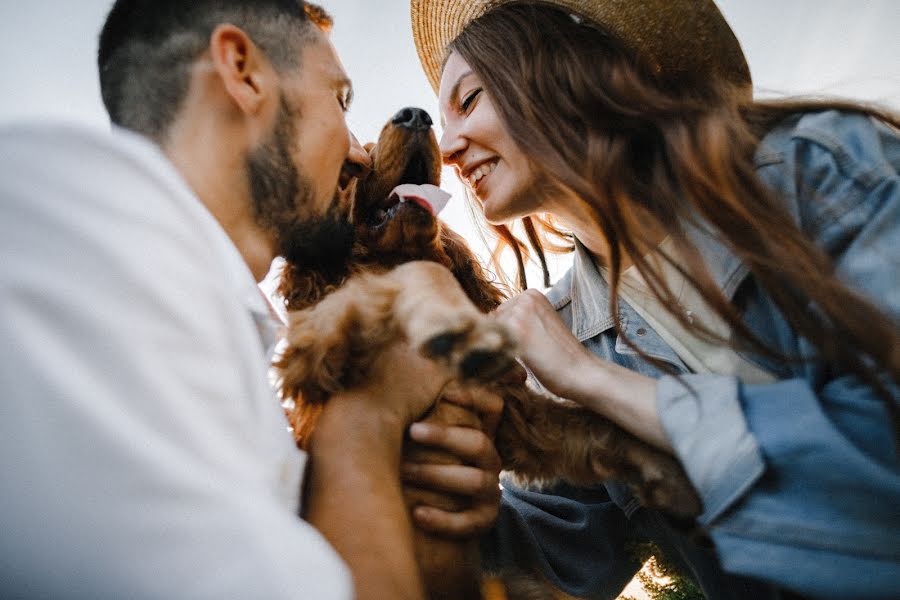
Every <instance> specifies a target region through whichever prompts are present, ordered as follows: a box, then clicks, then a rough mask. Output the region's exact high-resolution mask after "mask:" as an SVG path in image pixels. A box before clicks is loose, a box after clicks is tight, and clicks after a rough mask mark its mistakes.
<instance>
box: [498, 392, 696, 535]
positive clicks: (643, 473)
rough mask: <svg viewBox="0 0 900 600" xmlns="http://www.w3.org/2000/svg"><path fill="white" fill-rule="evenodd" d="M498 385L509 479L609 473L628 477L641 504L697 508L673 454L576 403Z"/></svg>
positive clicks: (685, 513)
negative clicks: (500, 395)
mask: <svg viewBox="0 0 900 600" xmlns="http://www.w3.org/2000/svg"><path fill="white" fill-rule="evenodd" d="M504 392H505V393H504V399H505V404H504V412H503V418H502V419H501V421H500V427H499V429H498V431H497V440H496V444H497V450H498V452H499V453H500V456H501V458H502V459H503V463H504V464H503V468H504V469H507V470H509V471H511V472H512V475H513V479H514V480H517V481H518V482H519V483H530V484H536V485H546V484H549V483H552V482H554V481H559V480H564V481H567V482H569V483H573V484H575V485H585V486H586V485H596V484H598V483H601V482H602V481H604V480H607V479H615V480H619V481H622V482H624V483H626V484H628V485H629V487H631V489H632V491H633V492H634V493H635V495H636V496H637V497H638V498H639V499H640V500H641V502H642V503H643V504H644V505H645V506H648V507H651V508H658V509H660V510H662V511H664V512H667V513H669V514H672V515H674V516H676V517H680V518H690V517H695V516H697V515H698V514H700V510H701V504H700V500H699V498H698V497H697V494H696V492H695V491H694V488H693V486H692V485H691V482H690V480H689V479H688V478H687V475H686V474H685V472H684V469H682V467H681V465H680V464H679V463H678V461H677V460H675V458H674V457H672V456H670V455H668V454H666V453H665V452H663V451H661V450H657V449H655V448H653V447H652V446H650V445H649V444H646V443H645V442H643V441H641V440H639V439H638V438H636V437H634V436H633V435H631V434H630V433H628V432H626V431H625V430H623V429H621V428H620V427H618V426H617V425H615V424H614V423H613V422H612V421H609V420H607V419H605V418H603V417H602V416H600V415H599V414H597V413H596V412H594V411H592V410H590V409H587V408H584V407H581V406H579V405H577V404H575V403H572V402H568V401H566V402H557V401H555V400H552V399H550V398H547V397H545V396H542V395H539V394H537V393H534V392H532V391H531V390H529V389H528V388H526V387H525V386H524V385H521V386H510V387H509V388H508V389H507V390H505V391H504Z"/></svg>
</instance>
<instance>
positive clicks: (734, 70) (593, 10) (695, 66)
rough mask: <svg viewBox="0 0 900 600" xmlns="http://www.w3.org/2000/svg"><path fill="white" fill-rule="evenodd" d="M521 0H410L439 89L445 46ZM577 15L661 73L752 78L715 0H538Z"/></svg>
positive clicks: (429, 72) (420, 44)
mask: <svg viewBox="0 0 900 600" xmlns="http://www.w3.org/2000/svg"><path fill="white" fill-rule="evenodd" d="M513 2H521V0H411V2H410V16H411V20H412V32H413V40H414V41H415V44H416V51H417V52H418V54H419V60H420V61H421V63H422V68H423V69H424V71H425V76H426V77H427V78H428V82H429V83H430V84H431V87H432V88H433V89H434V91H435V93H437V91H438V87H439V86H440V80H441V69H442V68H443V63H444V60H445V58H446V55H447V48H448V47H449V45H450V43H451V42H452V41H453V40H455V39H456V38H457V37H458V36H459V34H460V33H462V31H463V29H465V27H466V26H467V25H468V24H469V23H471V22H472V21H473V20H475V19H477V18H478V17H480V16H482V15H484V14H485V13H487V12H488V11H490V10H491V9H493V8H496V7H498V6H502V5H504V4H510V3H513ZM531 3H533V4H544V5H549V6H555V7H558V8H561V9H563V10H566V11H567V12H569V13H572V14H574V15H578V16H580V17H582V18H584V19H587V20H589V21H591V22H593V23H595V24H597V25H600V26H601V27H603V28H605V29H606V30H608V31H609V32H610V33H612V34H614V35H616V36H618V37H619V38H620V39H621V40H622V41H623V42H624V43H625V44H626V45H628V46H629V47H630V48H632V49H633V50H634V51H636V52H637V53H638V54H640V55H642V56H644V57H646V58H647V60H648V61H650V63H651V64H652V65H653V66H654V67H655V68H656V69H657V71H658V72H660V73H661V75H662V76H663V77H665V78H667V79H670V80H675V79H677V78H678V77H680V76H685V77H689V78H691V80H692V81H698V80H701V79H703V78H717V79H722V80H725V81H729V82H731V83H735V84H739V85H749V84H750V69H749V67H748V66H747V61H746V59H745V58H744V53H743V51H742V50H741V46H740V43H739V42H738V40H737V38H736V37H735V35H734V32H733V31H732V30H731V28H730V27H729V26H728V23H727V22H726V21H725V17H724V16H722V13H721V12H720V11H719V9H718V7H716V5H715V3H714V2H713V0H535V1H534V2H531Z"/></svg>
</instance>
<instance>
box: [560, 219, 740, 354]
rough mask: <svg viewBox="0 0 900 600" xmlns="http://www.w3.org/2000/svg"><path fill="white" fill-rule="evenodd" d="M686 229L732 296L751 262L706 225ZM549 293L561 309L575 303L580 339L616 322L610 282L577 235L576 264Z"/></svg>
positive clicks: (574, 329) (574, 319) (622, 307)
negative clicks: (734, 250)
mask: <svg viewBox="0 0 900 600" xmlns="http://www.w3.org/2000/svg"><path fill="white" fill-rule="evenodd" d="M686 233H687V237H688V239H689V240H690V241H691V242H693V243H694V244H695V245H696V247H697V251H698V252H699V253H700V256H701V257H702V258H703V261H704V263H705V264H706V266H707V269H709V272H710V275H711V276H712V279H713V282H715V284H716V285H717V286H718V287H719V289H721V290H722V291H723V292H724V293H725V296H726V297H727V298H729V299H731V298H732V297H733V296H734V293H735V292H736V291H737V288H738V285H740V283H741V282H742V281H743V280H744V278H745V277H746V276H747V273H748V272H749V268H748V267H747V265H746V264H744V263H743V262H742V261H741V260H740V258H738V257H737V256H735V254H734V253H733V252H732V251H731V250H730V249H729V248H728V247H727V246H725V244H723V243H722V242H721V241H719V240H718V239H716V238H715V237H714V236H713V235H711V234H710V233H709V231H708V230H707V229H706V228H700V227H688V228H687V231H686ZM547 297H548V299H549V300H550V302H551V303H552V304H553V306H554V308H555V309H556V310H557V311H559V310H560V309H562V308H563V307H565V306H566V305H571V315H572V323H571V328H572V333H573V334H574V335H575V337H576V338H578V340H579V341H584V340H586V339H589V338H592V337H594V336H595V335H597V334H599V333H601V332H603V331H606V330H607V329H609V328H611V327H612V326H613V324H614V322H615V321H614V319H613V315H612V313H611V312H610V309H609V286H608V285H607V284H606V280H605V279H603V276H602V275H600V272H599V271H598V270H597V266H596V265H595V264H594V261H593V259H592V257H591V254H590V253H589V252H588V250H587V249H586V248H585V247H584V246H583V245H582V244H581V242H579V241H578V240H577V239H576V240H575V257H574V260H573V262H572V268H571V269H570V270H569V272H567V273H566V274H565V275H564V276H563V277H562V278H561V279H560V280H559V281H558V282H557V283H556V284H555V285H554V286H553V287H552V288H550V289H549V290H548V291H547ZM620 310H621V311H622V313H623V315H624V314H625V313H626V312H630V310H628V307H627V305H624V304H623V305H620Z"/></svg>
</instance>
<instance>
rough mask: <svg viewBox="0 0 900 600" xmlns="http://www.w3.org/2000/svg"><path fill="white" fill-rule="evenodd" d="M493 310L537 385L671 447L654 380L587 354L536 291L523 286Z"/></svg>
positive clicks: (654, 442) (652, 441)
mask: <svg viewBox="0 0 900 600" xmlns="http://www.w3.org/2000/svg"><path fill="white" fill-rule="evenodd" d="M495 314H496V315H497V319H498V320H499V321H500V322H501V323H503V324H504V325H505V326H506V327H508V328H509V329H510V331H511V332H512V334H513V336H514V337H515V339H516V343H517V347H518V351H519V358H520V359H521V360H522V362H523V363H524V364H525V366H527V367H528V368H529V369H530V370H531V372H532V373H534V376H535V377H537V379H538V381H540V382H541V385H543V386H544V387H545V388H547V389H548V390H549V391H551V392H552V393H554V394H556V395H557V396H560V397H562V398H567V399H569V400H574V401H575V402H578V403H579V404H582V405H584V406H585V407H587V408H590V409H591V410H594V411H596V412H598V413H600V414H601V415H603V416H604V417H606V418H608V419H610V420H611V421H613V422H615V423H617V424H618V425H619V426H621V427H622V428H623V429H625V430H627V431H629V432H630V433H632V434H633V435H635V436H637V437H639V438H641V439H642V440H644V441H645V442H647V443H649V444H652V445H654V446H656V447H657V448H660V449H662V450H665V451H667V452H669V453H673V452H674V450H673V449H672V444H671V442H670V441H669V438H668V436H667V435H666V432H665V430H664V429H663V426H662V421H661V419H660V418H659V414H658V413H657V410H656V380H655V379H652V378H650V377H647V376H645V375H641V374H640V373H636V372H634V371H631V370H629V369H626V368H625V367H621V366H619V365H616V364H613V363H611V362H608V361H605V360H602V359H600V358H597V357H596V356H594V355H593V354H591V352H590V351H589V350H588V349H587V348H585V347H584V346H582V345H581V342H579V341H578V338H576V337H575V336H574V335H573V334H572V332H571V331H570V330H569V328H568V327H567V326H566V324H565V323H563V321H562V319H560V318H559V315H557V314H556V310H555V309H554V308H553V306H552V305H551V304H550V301H549V300H547V297H546V296H544V295H543V294H542V293H540V292H538V291H537V290H525V291H524V292H522V293H521V294H519V295H518V296H516V297H514V298H512V299H510V300H508V301H506V302H504V303H503V304H502V305H500V307H499V308H498V309H497V310H496V312H495Z"/></svg>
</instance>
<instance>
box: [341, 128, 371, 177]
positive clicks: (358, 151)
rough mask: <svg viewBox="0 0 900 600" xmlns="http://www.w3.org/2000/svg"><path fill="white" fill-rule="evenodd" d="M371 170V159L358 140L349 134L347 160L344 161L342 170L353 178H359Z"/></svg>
mask: <svg viewBox="0 0 900 600" xmlns="http://www.w3.org/2000/svg"><path fill="white" fill-rule="evenodd" d="M371 168H372V159H371V157H369V153H368V152H366V150H365V148H363V146H362V144H360V143H359V140H358V139H356V136H355V135H353V134H352V133H351V134H350V150H349V151H348V152H347V159H346V160H345V161H344V169H345V171H347V172H348V173H349V174H350V175H352V176H353V177H359V176H360V175H362V174H364V173H366V172H367V171H369V170H370V169H371Z"/></svg>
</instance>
